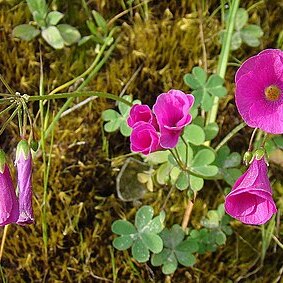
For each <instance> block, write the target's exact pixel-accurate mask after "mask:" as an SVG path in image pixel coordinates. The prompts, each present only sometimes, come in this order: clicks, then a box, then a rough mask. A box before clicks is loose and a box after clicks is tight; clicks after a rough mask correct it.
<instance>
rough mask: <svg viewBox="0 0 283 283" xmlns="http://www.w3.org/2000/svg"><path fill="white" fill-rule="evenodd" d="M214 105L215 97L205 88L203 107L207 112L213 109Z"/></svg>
mask: <svg viewBox="0 0 283 283" xmlns="http://www.w3.org/2000/svg"><path fill="white" fill-rule="evenodd" d="M212 106H213V98H212V97H211V96H210V95H209V93H208V92H207V91H206V90H205V91H204V93H203V97H202V102H201V108H202V109H203V110H204V111H206V112H207V111H209V110H211V108H212Z"/></svg>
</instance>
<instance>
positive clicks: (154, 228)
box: [143, 211, 165, 234]
mask: <svg viewBox="0 0 283 283" xmlns="http://www.w3.org/2000/svg"><path fill="white" fill-rule="evenodd" d="M164 220H165V212H164V211H161V212H160V214H159V215H157V216H155V217H154V218H153V219H152V220H150V221H149V223H148V224H147V226H146V227H144V228H143V232H145V233H154V234H158V233H160V232H161V231H162V230H163V228H164V224H163V222H164Z"/></svg>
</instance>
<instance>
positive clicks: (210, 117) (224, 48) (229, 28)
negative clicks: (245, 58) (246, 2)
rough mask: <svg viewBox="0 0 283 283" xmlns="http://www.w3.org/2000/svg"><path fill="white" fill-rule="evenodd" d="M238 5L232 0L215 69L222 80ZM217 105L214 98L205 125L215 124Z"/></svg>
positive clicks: (216, 99)
mask: <svg viewBox="0 0 283 283" xmlns="http://www.w3.org/2000/svg"><path fill="white" fill-rule="evenodd" d="M239 4H240V0H233V1H232V5H231V8H230V12H229V17H228V23H227V32H226V33H225V36H224V40H223V45H222V48H221V52H220V57H219V62H218V68H217V74H218V75H219V76H220V77H222V78H224V77H225V73H226V68H227V63H228V57H229V53H230V46H231V40H232V34H233V30H234V25H235V19H236V13H237V10H238V7H239ZM218 105H219V98H218V97H214V101H213V106H212V109H211V111H210V112H209V113H208V116H207V121H206V123H207V124H210V123H213V122H215V120H216V116H217V111H218Z"/></svg>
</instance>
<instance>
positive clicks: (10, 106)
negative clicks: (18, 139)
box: [0, 102, 17, 116]
mask: <svg viewBox="0 0 283 283" xmlns="http://www.w3.org/2000/svg"><path fill="white" fill-rule="evenodd" d="M16 105H17V102H14V103H12V104H11V105H9V106H8V107H7V108H5V109H4V110H2V111H1V112H0V116H1V115H3V114H5V113H7V112H8V111H10V110H11V109H12V108H14V107H16Z"/></svg>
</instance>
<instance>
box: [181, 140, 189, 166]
mask: <svg viewBox="0 0 283 283" xmlns="http://www.w3.org/2000/svg"><path fill="white" fill-rule="evenodd" d="M181 139H182V141H183V143H184V144H185V147H186V166H188V162H189V145H188V143H187V142H186V140H185V139H184V137H183V135H181Z"/></svg>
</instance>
